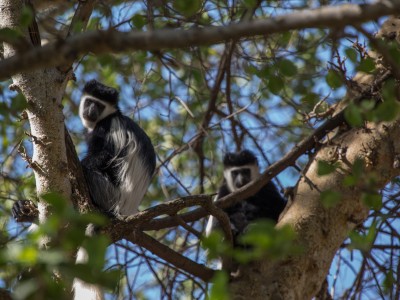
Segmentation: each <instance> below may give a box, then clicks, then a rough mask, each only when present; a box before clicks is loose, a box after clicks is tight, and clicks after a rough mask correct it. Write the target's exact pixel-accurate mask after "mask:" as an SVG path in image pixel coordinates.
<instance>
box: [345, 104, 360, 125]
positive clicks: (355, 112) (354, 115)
mask: <svg viewBox="0 0 400 300" xmlns="http://www.w3.org/2000/svg"><path fill="white" fill-rule="evenodd" d="M344 117H345V118H346V121H347V122H348V123H349V124H350V125H351V126H353V127H359V126H362V125H363V124H364V118H363V116H362V112H361V110H360V108H359V107H357V106H356V105H355V104H353V103H350V104H349V105H348V106H347V108H346V110H345V111H344Z"/></svg>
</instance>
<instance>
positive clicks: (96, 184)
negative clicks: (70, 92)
mask: <svg viewBox="0 0 400 300" xmlns="http://www.w3.org/2000/svg"><path fill="white" fill-rule="evenodd" d="M79 116H80V118H81V120H82V123H83V125H84V126H85V128H86V129H87V146H88V153H87V155H86V157H85V158H84V159H83V160H82V162H81V164H82V168H83V172H84V174H85V178H86V181H87V184H88V188H89V193H90V197H91V199H92V202H93V203H94V205H95V206H97V207H98V208H99V210H101V211H102V212H104V213H106V214H108V215H111V216H114V217H117V218H118V217H121V216H129V215H133V214H134V213H136V212H137V211H138V207H139V204H140V202H141V201H142V199H143V196H144V194H145V193H146V191H147V189H148V187H149V184H150V181H151V178H152V176H153V174H154V170H155V165H156V156H155V152H154V148H153V145H152V143H151V141H150V138H149V137H148V136H147V134H146V133H145V132H144V131H143V129H142V128H140V127H139V126H138V125H137V124H136V123H135V122H134V121H133V120H132V119H130V118H128V117H126V116H124V115H122V114H121V112H120V110H119V108H118V91H117V90H116V89H114V88H111V87H108V86H105V85H103V84H101V83H100V82H98V81H96V80H91V81H89V82H88V83H87V84H86V85H85V87H84V89H83V95H82V98H81V102H80V106H79ZM86 261H87V253H86V251H85V250H84V249H83V248H80V249H79V251H78V254H77V263H85V262H86ZM74 299H76V300H79V299H96V300H97V299H102V294H101V291H100V290H99V289H98V287H96V286H94V285H91V284H87V283H85V282H83V281H81V280H78V279H75V281H74Z"/></svg>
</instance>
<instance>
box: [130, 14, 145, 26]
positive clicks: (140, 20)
mask: <svg viewBox="0 0 400 300" xmlns="http://www.w3.org/2000/svg"><path fill="white" fill-rule="evenodd" d="M131 21H132V24H133V26H135V27H136V28H137V29H142V28H143V26H144V25H146V18H144V17H143V16H142V15H140V14H136V15H134V16H133V17H132V19H131Z"/></svg>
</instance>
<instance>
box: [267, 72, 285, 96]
mask: <svg viewBox="0 0 400 300" xmlns="http://www.w3.org/2000/svg"><path fill="white" fill-rule="evenodd" d="M283 85H284V82H283V80H282V78H280V77H279V76H271V77H270V78H269V81H268V89H269V90H270V91H271V93H273V94H275V95H278V94H279V92H280V91H281V90H282V89H283Z"/></svg>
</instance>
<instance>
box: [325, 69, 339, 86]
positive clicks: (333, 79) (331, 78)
mask: <svg viewBox="0 0 400 300" xmlns="http://www.w3.org/2000/svg"><path fill="white" fill-rule="evenodd" d="M325 80H326V83H327V84H328V85H329V86H330V87H331V88H332V89H336V88H340V87H341V86H342V85H343V79H342V75H341V74H340V73H339V72H338V71H335V70H332V69H330V70H328V74H327V75H326V78H325Z"/></svg>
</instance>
